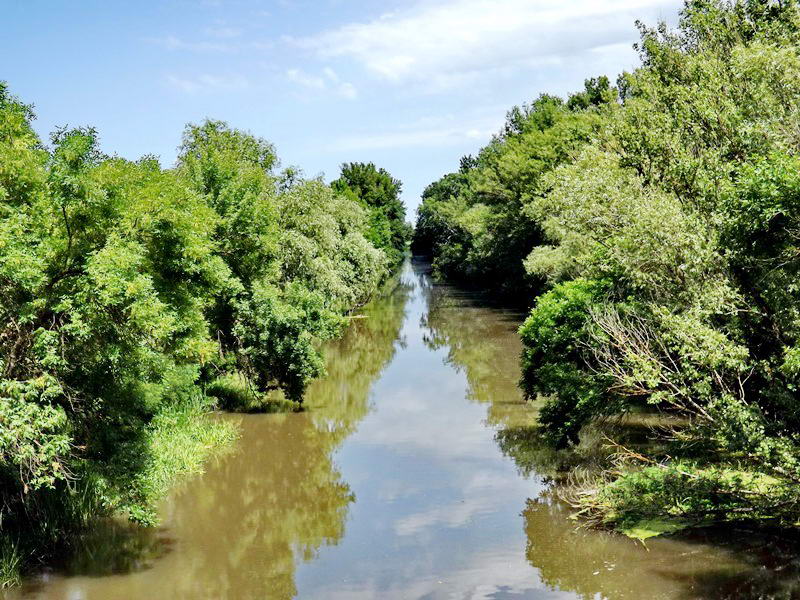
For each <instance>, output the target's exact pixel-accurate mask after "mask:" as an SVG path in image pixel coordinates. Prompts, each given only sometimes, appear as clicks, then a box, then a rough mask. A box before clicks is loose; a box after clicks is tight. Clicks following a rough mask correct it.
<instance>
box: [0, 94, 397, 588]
mask: <svg viewBox="0 0 800 600" xmlns="http://www.w3.org/2000/svg"><path fill="white" fill-rule="evenodd" d="M32 119H33V112H32V109H31V108H30V107H29V106H27V105H25V104H22V103H21V102H20V101H18V100H17V99H16V98H14V97H13V96H12V95H10V93H9V92H8V90H7V87H6V86H5V85H0V540H1V541H2V544H0V545H1V546H2V548H0V550H2V552H0V574H1V575H2V576H3V581H2V583H7V582H8V581H9V580H10V579H13V577H15V576H16V574H17V573H18V571H19V567H20V566H21V563H24V562H26V561H30V560H32V559H36V558H39V557H40V556H41V555H42V554H44V553H45V552H46V550H48V549H52V548H53V546H54V545H56V544H58V543H62V542H63V539H64V532H65V531H71V530H74V529H75V528H76V527H80V526H82V525H85V524H86V523H87V522H88V520H89V519H90V518H94V517H97V516H101V515H110V514H113V513H126V514H128V515H129V516H130V517H131V518H132V519H134V520H137V521H140V522H142V523H151V522H153V520H154V519H155V514H154V511H153V506H154V503H155V501H156V500H157V499H158V498H159V497H160V496H161V495H162V494H163V493H164V491H165V490H166V489H167V488H168V486H169V485H170V483H171V482H172V481H173V480H174V479H175V478H176V477H178V476H180V475H181V474H184V473H191V472H195V471H197V470H199V469H200V467H201V465H202V463H203V461H204V460H205V458H206V457H207V456H208V455H209V454H210V453H212V452H214V451H215V449H218V448H220V447H222V446H224V445H225V444H226V443H227V442H229V441H230V440H231V439H232V438H233V437H234V436H235V432H234V431H232V430H231V429H230V428H229V427H227V426H225V425H222V424H220V423H218V422H214V421H211V420H208V419H205V418H204V415H205V414H206V413H207V412H208V411H209V410H210V409H211V408H213V407H215V406H222V407H226V408H253V407H254V406H258V405H261V404H263V403H264V402H266V401H268V399H274V398H285V399H286V401H288V402H298V401H300V400H301V399H302V395H303V391H304V389H305V387H306V386H307V384H308V383H309V381H310V380H311V379H312V378H314V377H316V376H318V375H320V374H321V373H322V372H323V368H324V367H323V361H322V357H321V356H320V351H319V343H320V342H321V341H322V340H326V339H329V338H331V337H334V336H336V335H337V334H338V333H339V332H340V331H341V329H342V327H343V326H344V324H345V323H346V322H347V314H348V312H349V311H351V310H352V309H353V308H354V307H356V306H358V305H360V304H362V303H364V302H365V301H366V300H367V299H368V298H369V296H370V294H372V292H373V291H374V290H375V289H376V288H377V286H378V285H379V283H380V282H381V281H382V280H383V279H384V278H385V276H386V274H387V272H388V268H389V265H390V262H394V261H396V260H397V258H396V256H395V255H394V254H391V256H390V253H387V252H385V251H384V250H383V249H381V248H377V247H375V245H373V243H371V241H370V239H373V238H374V235H373V230H374V227H375V225H374V223H375V218H374V217H373V216H372V215H371V214H370V213H369V211H368V210H367V209H366V208H364V207H363V206H362V203H361V202H359V201H356V200H354V199H353V198H352V197H350V196H349V195H348V194H344V193H340V192H337V191H335V190H334V189H332V188H331V187H329V186H327V185H325V183H324V182H322V181H321V180H320V179H310V180H306V179H303V178H302V177H300V176H299V175H298V173H297V172H296V171H294V170H291V169H287V170H285V171H279V170H278V160H277V157H276V154H275V150H274V148H273V147H272V146H271V145H270V144H268V143H267V142H265V141H264V140H261V139H259V138H256V137H254V136H252V135H250V134H248V133H245V132H242V131H237V130H234V129H231V128H230V127H228V126H227V125H226V124H225V123H222V122H218V121H206V122H205V123H202V124H200V125H189V126H187V128H186V130H185V132H184V136H183V142H182V145H181V148H180V153H179V157H178V161H177V165H176V167H175V168H174V169H169V170H165V169H162V168H161V167H160V165H159V163H158V162H157V160H155V159H154V158H151V157H145V158H142V159H141V160H138V161H135V162H132V161H128V160H123V159H121V158H116V157H109V156H105V155H103V154H102V153H101V152H100V150H99V146H98V139H97V135H96V132H95V131H94V130H92V129H64V130H59V131H57V132H56V133H55V134H53V136H52V140H51V142H52V143H51V144H50V145H45V144H43V143H42V142H41V141H40V140H39V139H38V138H37V136H36V134H35V133H34V131H33V129H32V128H31V121H32ZM373 170H374V167H373ZM387 176H388V175H387ZM396 187H398V188H399V184H397V186H396ZM364 190H365V193H366V192H367V191H368V190H369V184H365V186H364ZM398 202H399V201H398ZM385 218H386V220H387V221H388V222H389V227H390V228H391V227H398V224H397V223H395V221H394V220H398V219H399V220H400V221H401V223H400V224H399V225H400V226H402V225H403V224H402V218H403V212H402V210H399V209H397V207H393V209H392V211H386V213H385ZM276 394H277V396H276ZM243 405H246V406H243Z"/></svg>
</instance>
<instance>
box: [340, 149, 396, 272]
mask: <svg viewBox="0 0 800 600" xmlns="http://www.w3.org/2000/svg"><path fill="white" fill-rule="evenodd" d="M331 187H332V188H333V189H334V190H336V191H337V192H339V193H342V194H345V195H346V196H347V197H348V198H351V199H353V200H356V201H358V202H359V203H360V204H361V205H362V206H363V207H364V208H366V210H367V211H368V215H369V216H368V220H369V229H368V232H367V238H368V239H369V241H370V242H372V244H373V245H374V246H375V247H376V248H380V249H381V250H383V251H384V252H385V253H386V254H387V256H388V257H389V263H390V264H391V265H393V266H397V265H399V264H400V262H401V261H402V260H403V256H404V255H405V252H406V245H407V244H408V241H409V240H410V239H411V227H410V226H409V225H408V224H407V223H406V220H405V218H406V209H405V206H404V205H403V202H402V201H401V200H400V189H401V184H400V182H399V181H398V180H397V179H395V178H393V177H392V176H391V175H390V174H389V173H388V172H387V171H386V170H385V169H378V168H376V167H375V165H374V164H372V163H345V164H343V165H342V172H341V175H340V176H339V179H337V180H336V181H334V182H332V183H331Z"/></svg>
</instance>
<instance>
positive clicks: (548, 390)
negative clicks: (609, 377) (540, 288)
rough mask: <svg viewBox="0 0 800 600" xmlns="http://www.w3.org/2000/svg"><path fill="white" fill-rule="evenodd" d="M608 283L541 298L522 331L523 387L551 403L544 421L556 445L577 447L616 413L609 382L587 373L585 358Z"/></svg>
mask: <svg viewBox="0 0 800 600" xmlns="http://www.w3.org/2000/svg"><path fill="white" fill-rule="evenodd" d="M607 289H608V285H607V284H606V283H605V282H601V281H594V280H586V279H576V280H574V281H569V282H567V283H562V284H560V285H557V286H556V287H554V288H553V289H552V290H550V291H549V292H547V293H546V294H544V295H542V296H540V297H539V298H538V299H537V301H536V305H535V307H534V309H533V310H532V311H531V314H530V316H529V317H528V319H527V320H526V321H525V323H524V324H523V325H522V327H521V328H520V335H521V337H522V342H523V344H524V347H525V349H524V350H523V354H522V371H523V382H522V386H523V388H524V390H525V392H526V394H527V395H528V396H535V395H537V394H541V395H543V396H545V397H547V398H548V399H547V401H546V402H545V405H544V406H543V408H542V410H541V413H540V416H539V420H540V422H541V423H542V425H544V426H545V428H546V429H547V430H548V432H549V433H550V435H551V436H552V437H553V439H554V441H555V443H556V445H559V446H560V445H563V444H565V443H566V442H567V441H573V442H577V440H578V432H579V431H580V429H581V427H582V426H583V425H584V424H585V423H586V422H587V421H588V420H589V419H590V418H591V417H593V416H596V415H599V414H602V413H607V414H610V413H612V412H614V410H615V409H616V408H617V407H615V406H614V405H613V404H611V403H608V402H607V400H606V398H605V396H604V391H605V389H606V388H607V387H608V386H607V383H606V381H605V380H604V379H605V378H604V377H602V376H597V375H595V374H594V373H587V372H586V371H585V369H583V366H584V364H585V362H584V356H583V354H584V352H585V351H586V348H587V345H588V344H589V343H590V341H591V336H592V334H591V328H592V321H591V318H590V315H591V311H592V309H593V307H595V306H598V305H600V304H601V302H602V301H603V297H604V295H605V294H606V292H607Z"/></svg>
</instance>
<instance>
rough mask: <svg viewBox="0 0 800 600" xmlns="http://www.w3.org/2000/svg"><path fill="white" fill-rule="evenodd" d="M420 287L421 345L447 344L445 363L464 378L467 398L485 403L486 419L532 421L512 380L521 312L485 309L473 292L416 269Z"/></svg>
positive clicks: (498, 422) (516, 366) (492, 421)
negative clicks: (422, 304)
mask: <svg viewBox="0 0 800 600" xmlns="http://www.w3.org/2000/svg"><path fill="white" fill-rule="evenodd" d="M420 288H421V289H422V290H423V293H424V295H425V298H426V301H427V311H426V314H425V315H424V316H423V317H422V326H423V328H424V329H426V334H425V342H426V344H427V345H428V347H430V348H431V349H433V350H438V349H442V348H446V349H447V358H446V362H447V363H448V364H449V365H450V366H451V367H453V368H454V369H456V370H458V371H461V372H463V373H464V374H465V376H466V378H467V382H468V385H469V387H468V397H469V399H470V400H472V401H474V402H480V403H485V404H486V405H487V412H488V422H489V423H490V424H491V425H495V426H501V427H509V426H516V425H523V424H531V423H533V417H534V412H533V410H532V409H531V407H529V406H528V405H527V404H526V403H525V402H524V400H523V398H522V393H521V391H520V389H519V386H518V385H517V382H518V381H519V377H520V371H519V360H518V359H519V355H520V353H521V352H522V345H521V343H520V341H519V337H518V336H517V335H516V331H517V328H518V327H519V325H520V322H521V319H522V316H523V315H521V314H520V313H519V312H517V311H514V310H504V309H500V308H495V309H492V308H487V307H486V303H485V299H484V298H483V297H482V296H481V295H479V294H477V293H473V292H467V291H459V290H457V289H454V288H452V287H449V286H442V285H438V284H434V283H431V281H430V279H429V278H428V277H427V276H425V275H424V269H422V268H420Z"/></svg>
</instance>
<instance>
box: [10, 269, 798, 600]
mask: <svg viewBox="0 0 800 600" xmlns="http://www.w3.org/2000/svg"><path fill="white" fill-rule="evenodd" d="M521 318H522V315H520V314H519V313H516V312H513V311H508V310H502V309H498V308H493V307H490V306H488V305H487V304H485V303H484V302H483V301H482V300H481V298H480V296H477V295H474V294H469V293H466V292H463V291H459V290H457V289H456V288H453V287H450V286H447V285H440V284H438V283H434V282H433V281H432V280H431V278H430V275H429V273H428V269H427V267H426V265H424V264H421V263H408V264H406V266H405V269H404V271H403V273H402V275H401V276H400V278H399V280H398V281H397V282H396V285H395V286H394V287H393V290H392V291H390V292H388V293H387V294H386V295H385V296H384V297H382V298H379V299H378V300H376V301H374V302H372V303H371V304H370V305H368V306H366V307H365V308H364V310H363V311H361V314H360V317H359V318H356V319H353V321H352V325H351V326H350V327H349V329H348V331H347V333H346V335H345V337H344V338H343V339H341V340H339V341H337V342H334V343H331V344H330V345H328V347H327V349H326V360H327V365H328V376H327V377H326V378H324V379H321V380H319V381H317V382H315V383H314V384H313V385H312V386H311V388H310V389H309V392H308V394H307V397H306V410H305V412H301V413H295V414H274V415H227V416H225V417H223V418H227V419H232V420H234V421H236V422H237V423H239V425H240V428H241V434H242V435H241V439H240V440H239V442H238V444H237V446H236V449H235V450H233V451H232V452H230V453H229V454H227V455H225V456H223V457H221V458H219V459H218V460H216V461H214V462H212V463H211V464H210V465H209V466H208V469H207V471H206V473H205V474H204V475H203V476H201V477H197V478H194V479H192V480H190V481H188V482H187V483H185V484H183V485H182V486H181V487H180V488H179V489H177V490H176V491H175V492H174V493H173V494H172V496H171V497H170V498H169V499H168V500H167V501H166V502H165V503H164V505H163V508H162V515H163V522H162V526H161V527H160V528H158V529H156V530H141V529H137V528H135V527H132V526H128V525H121V524H118V523H117V524H115V523H109V524H108V525H107V526H105V527H103V528H102V529H101V530H99V531H97V532H94V533H93V534H91V535H89V536H87V538H86V539H85V540H83V541H82V546H83V547H84V550H83V551H82V552H80V553H79V555H78V556H76V557H74V558H72V559H71V560H70V561H68V564H66V565H64V566H63V567H62V568H59V569H58V570H54V571H52V572H49V573H45V574H43V575H41V576H39V577H37V578H36V579H34V580H30V581H28V582H26V583H25V585H24V586H23V587H22V588H21V589H18V590H16V591H14V592H11V594H10V597H13V598H44V599H48V600H55V599H58V600H123V599H124V600H127V599H145V600H161V599H168V600H175V599H228V600H250V599H273V598H275V599H289V598H295V597H297V598H320V599H332V600H338V599H348V600H349V599H353V600H361V599H367V598H379V599H395V598H404V599H405V598H426V599H439V598H458V599H467V598H469V599H481V598H487V599H488V598H493V599H497V600H500V599H506V598H535V599H541V600H544V599H552V598H559V599H570V598H580V599H582V600H588V599H610V600H612V599H613V600H616V599H633V600H649V599H659V600H660V599H670V600H671V599H687V600H688V599H706V598H731V599H734V598H736V599H739V598H794V597H800V595H798V596H795V594H798V593H800V575H798V573H800V567H799V566H798V565H800V560H798V559H797V557H796V555H794V554H793V552H792V547H793V546H794V547H795V548H796V547H798V546H797V545H796V542H792V541H791V540H784V539H780V538H773V539H767V540H765V539H761V538H758V537H754V536H752V535H749V534H747V533H744V532H742V531H736V530H733V529H729V530H728V531H727V532H716V533H711V532H700V533H693V534H691V535H687V536H683V537H676V538H670V539H654V540H650V541H649V542H648V544H647V547H644V546H643V545H642V544H641V543H636V542H633V541H631V540H629V539H627V538H623V537H621V536H617V535H613V534H608V533H603V532H597V531H586V530H577V531H576V529H575V523H574V521H571V520H570V519H569V518H568V517H569V514H570V511H569V510H568V509H567V508H565V507H564V506H562V505H561V504H559V503H557V502H554V501H553V500H552V499H551V498H550V496H549V495H548V493H547V490H548V483H547V479H546V477H543V476H542V475H541V473H543V472H545V469H544V468H543V466H542V465H544V464H545V462H546V461H547V453H546V451H545V450H544V449H543V448H542V447H541V446H537V444H536V436H535V432H534V430H533V427H532V425H533V423H534V419H535V413H534V409H533V408H532V407H531V406H530V405H527V404H526V403H525V402H524V401H523V399H522V397H521V395H520V392H519V390H518V388H517V380H518V378H519V366H518V358H519V353H520V344H519V340H518V337H517V335H516V329H517V327H518V326H519V323H520V321H521Z"/></svg>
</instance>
